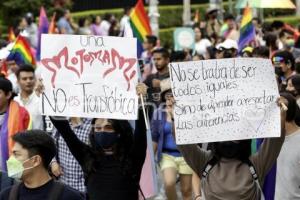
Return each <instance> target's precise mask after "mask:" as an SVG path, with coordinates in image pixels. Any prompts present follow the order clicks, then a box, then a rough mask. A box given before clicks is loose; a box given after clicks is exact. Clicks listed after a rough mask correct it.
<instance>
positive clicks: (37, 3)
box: [0, 0, 71, 26]
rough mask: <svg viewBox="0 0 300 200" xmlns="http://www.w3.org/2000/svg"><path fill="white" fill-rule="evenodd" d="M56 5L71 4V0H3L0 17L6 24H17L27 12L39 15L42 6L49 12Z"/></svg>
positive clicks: (0, 6)
mask: <svg viewBox="0 0 300 200" xmlns="http://www.w3.org/2000/svg"><path fill="white" fill-rule="evenodd" d="M54 5H55V6H70V5H71V1H70V0H1V1H0V13H1V14H0V17H1V19H2V23H3V24H4V25H6V26H17V24H18V22H19V20H20V19H21V18H22V17H23V16H24V15H25V14H26V13H27V12H31V13H32V14H33V16H34V17H38V16H39V11H40V8H41V6H44V8H45V9H46V11H47V12H48V14H52V13H51V12H52V11H53V10H54Z"/></svg>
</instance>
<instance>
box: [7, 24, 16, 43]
mask: <svg viewBox="0 0 300 200" xmlns="http://www.w3.org/2000/svg"><path fill="white" fill-rule="evenodd" d="M7 40H8V41H9V42H13V41H15V40H16V35H15V33H14V29H13V27H10V28H9V32H8V39H7Z"/></svg>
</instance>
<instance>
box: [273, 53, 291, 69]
mask: <svg viewBox="0 0 300 200" xmlns="http://www.w3.org/2000/svg"><path fill="white" fill-rule="evenodd" d="M277 56H278V57H282V58H283V59H284V62H285V63H286V64H290V65H291V70H293V71H294V70H295V58H294V56H293V54H292V53H291V52H289V51H286V50H285V51H277V52H276V53H275V54H274V55H273V57H277Z"/></svg>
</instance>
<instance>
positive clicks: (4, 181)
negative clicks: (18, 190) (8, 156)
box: [0, 171, 15, 191]
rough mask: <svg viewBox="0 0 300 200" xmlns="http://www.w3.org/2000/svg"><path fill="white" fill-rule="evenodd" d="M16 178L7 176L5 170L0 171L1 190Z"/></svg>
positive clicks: (11, 183)
mask: <svg viewBox="0 0 300 200" xmlns="http://www.w3.org/2000/svg"><path fill="white" fill-rule="evenodd" d="M14 182H15V181H14V179H12V178H10V177H8V176H7V174H6V173H5V172H2V171H0V191H2V190H3V189H5V188H8V187H10V186H12V185H13V184H14Z"/></svg>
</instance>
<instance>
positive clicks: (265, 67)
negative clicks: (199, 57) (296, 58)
mask: <svg viewBox="0 0 300 200" xmlns="http://www.w3.org/2000/svg"><path fill="white" fill-rule="evenodd" d="M169 70H170V78H171V82H172V92H173V95H174V97H175V100H176V104H175V107H174V118H175V131H176V143H177V144H191V143H205V142H216V141H229V140H242V139H250V138H265V137H279V136H280V108H279V107H278V106H277V104H276V100H277V98H278V97H279V93H278V88H277V83H276V79H275V74H274V67H273V66H272V63H271V61H270V60H269V59H260V58H232V59H218V60H204V61H196V62H181V63H170V64H169Z"/></svg>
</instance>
